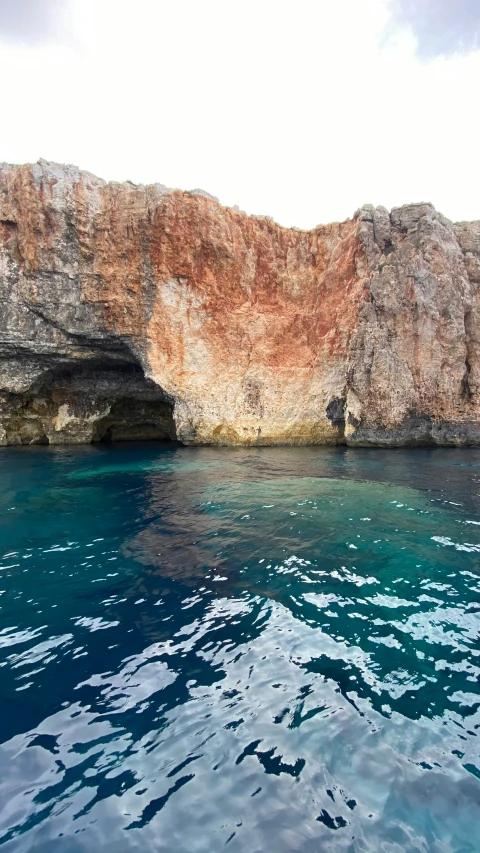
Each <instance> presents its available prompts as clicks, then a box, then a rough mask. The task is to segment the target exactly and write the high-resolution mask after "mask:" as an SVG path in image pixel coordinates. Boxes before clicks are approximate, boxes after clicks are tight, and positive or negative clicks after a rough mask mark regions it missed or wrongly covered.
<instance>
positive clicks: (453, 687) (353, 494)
mask: <svg viewBox="0 0 480 853" xmlns="http://www.w3.org/2000/svg"><path fill="white" fill-rule="evenodd" d="M0 520H1V523H0V848H1V849H2V851H3V850H5V853H7V851H15V853H27V851H35V853H40V851H42V853H114V851H115V853H133V851H135V853H217V851H223V850H225V851H226V853H240V851H241V853H296V851H298V853H323V851H331V853H343V851H348V853H360V852H361V853H370V851H371V853H379V852H381V853H413V851H415V853H427V851H428V853H433V852H434V853H452V851H455V853H478V851H480V711H479V708H480V451H477V450H472V449H470V450H467V449H465V450H460V449H411V450H379V449H375V450H359V449H348V448H272V449H269V448H254V449H246V450H244V449H240V450H236V449H218V450H217V449H208V448H204V449H203V448H181V447H177V446H162V445H156V446H155V445H147V446H146V445H143V446H141V445H139V446H135V445H123V446H120V445H119V446H110V447H106V446H101V447H85V448H51V447H50V448H49V447H45V448H44V447H41V448H18V449H17V448H6V449H2V450H1V451H0Z"/></svg>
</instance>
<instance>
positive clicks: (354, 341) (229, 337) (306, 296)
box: [0, 160, 480, 445]
mask: <svg viewBox="0 0 480 853" xmlns="http://www.w3.org/2000/svg"><path fill="white" fill-rule="evenodd" d="M479 290H480V222H471V223H460V224H456V225H454V224H452V223H451V222H450V221H449V220H448V219H446V218H445V217H444V216H442V214H440V213H438V212H437V211H436V210H435V209H434V208H433V206H432V205H430V204H411V205H407V206H404V207H401V208H395V209H393V210H392V211H391V213H388V211H387V210H386V209H385V208H382V207H377V208H373V207H372V206H371V205H366V206H364V207H363V208H361V209H360V211H358V212H357V214H356V215H355V216H354V218H353V219H351V220H347V221H346V222H343V223H335V224H332V225H326V226H318V227H317V228H314V229H313V230H311V231H300V230H297V229H288V228H282V227H280V226H279V225H277V224H276V223H275V222H273V221H271V220H270V219H268V218H265V217H253V216H247V215H246V214H244V213H242V212H240V211H237V210H235V209H229V208H225V207H222V206H221V205H220V204H219V203H218V202H217V201H216V200H214V199H213V198H211V197H209V196H208V195H207V194H203V193H201V192H200V191H192V192H190V193H188V192H180V191H178V190H168V189H166V188H165V187H163V186H161V185H160V184H155V185H153V186H135V185H133V184H130V183H124V184H118V183H105V182H104V181H102V180H100V179H98V178H96V177H94V176H93V175H91V174H88V173H86V172H81V171H79V170H78V169H76V168H74V167H72V166H59V165H56V164H53V163H48V162H46V161H43V160H42V161H40V162H39V163H38V164H35V165H25V166H10V165H2V166H1V167H0V305H1V308H0V444H31V443H42V442H43V443H47V442H49V443H77V442H90V441H99V440H102V439H112V440H116V439H132V438H177V439H179V440H180V441H182V442H184V443H186V444H327V443H332V444H335V443H345V442H346V443H347V444H351V445H366V444H373V445H401V444H424V443H436V444H480V397H479V384H480V301H479V300H480V297H479Z"/></svg>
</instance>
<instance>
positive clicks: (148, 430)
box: [6, 353, 177, 444]
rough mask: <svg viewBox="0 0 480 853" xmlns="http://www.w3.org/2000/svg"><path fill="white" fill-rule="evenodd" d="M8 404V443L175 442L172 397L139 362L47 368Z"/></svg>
mask: <svg viewBox="0 0 480 853" xmlns="http://www.w3.org/2000/svg"><path fill="white" fill-rule="evenodd" d="M9 404H10V405H9V408H10V411H9V413H8V422H6V431H7V437H8V444H88V443H100V442H101V443H108V444H110V443H113V442H126V441H128V442H134V441H139V442H141V441H161V442H165V441H169V442H174V441H176V440H177V435H176V428H175V420H174V416H173V412H174V401H173V399H172V398H170V397H169V396H168V395H167V394H166V393H165V392H164V391H163V389H162V388H161V387H160V386H158V385H157V384H156V383H155V382H153V381H152V380H151V379H148V378H146V377H145V374H144V372H143V370H142V368H141V366H140V365H139V364H138V363H136V362H133V361H129V360H127V359H125V358H118V357H115V356H113V357H111V356H108V355H107V354H103V353H102V354H101V355H99V356H97V357H96V358H91V359H89V360H85V361H83V362H78V361H75V362H72V361H63V362H61V363H57V364H55V365H54V366H50V367H49V369H47V370H45V371H44V372H43V374H42V375H41V377H40V379H39V380H37V382H36V383H35V384H34V385H33V386H32V387H31V388H30V389H29V391H28V392H26V393H24V394H21V395H20V394H19V395H11V396H10V398H9Z"/></svg>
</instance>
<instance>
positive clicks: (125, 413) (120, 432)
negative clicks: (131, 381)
mask: <svg viewBox="0 0 480 853" xmlns="http://www.w3.org/2000/svg"><path fill="white" fill-rule="evenodd" d="M175 440H176V431H175V422H174V420H173V406H172V405H171V404H170V403H168V402H166V401H163V400H148V401H147V400H138V399H133V398H131V397H124V398H122V399H120V400H117V401H116V402H115V403H114V404H113V405H112V406H111V409H110V412H109V414H108V415H106V416H105V417H103V418H101V419H100V420H99V421H98V422H97V424H96V426H95V432H94V435H93V438H92V441H93V442H101V443H102V444H112V443H113V442H117V441H175Z"/></svg>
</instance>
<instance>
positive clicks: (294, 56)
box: [0, 0, 480, 228]
mask: <svg viewBox="0 0 480 853" xmlns="http://www.w3.org/2000/svg"><path fill="white" fill-rule="evenodd" d="M479 34H480V0H392V2H389V0H241V2H240V0H135V2H132V0H130V2H124V0H0V74H1V79H2V130H1V134H0V160H6V161H8V162H16V163H19V162H27V161H28V162H32V161H36V160H37V159H38V158H39V157H44V158H46V159H47V160H56V161H59V162H68V163H75V164H76V165H78V166H80V167H81V168H83V169H88V170H89V171H91V172H94V173H95V174H97V175H100V176H101V177H103V178H106V179H108V180H125V179H130V180H132V181H134V182H139V183H140V182H141V183H150V182H156V181H158V182H160V183H164V184H167V186H173V187H181V188H182V189H192V188H196V187H201V188H203V189H206V190H208V191H209V192H211V193H212V194H214V195H216V196H218V197H219V198H220V200H221V201H222V202H223V203H224V204H229V205H233V204H238V205H239V207H240V208H242V209H243V210H246V211H248V212H249V213H262V214H267V215H270V216H273V217H274V219H276V220H277V221H278V222H280V223H282V224H284V225H297V226H300V227H304V228H308V227H312V226H314V225H316V224H317V223H320V222H329V221H332V220H335V219H344V218H346V217H348V216H351V215H352V214H353V212H354V211H355V210H356V209H357V208H358V207H359V206H360V205H361V204H364V203H366V202H371V203H373V204H384V205H386V206H387V207H392V206H394V205H398V204H403V203H406V202H410V201H423V200H428V201H432V202H433V203H434V204H435V206H436V207H437V208H438V209H439V210H441V211H442V212H443V213H445V214H446V215H447V216H449V217H450V218H451V219H454V220H459V219H480V155H479V131H480V120H479V113H480V109H479V90H480V86H479V83H480V37H479Z"/></svg>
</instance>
